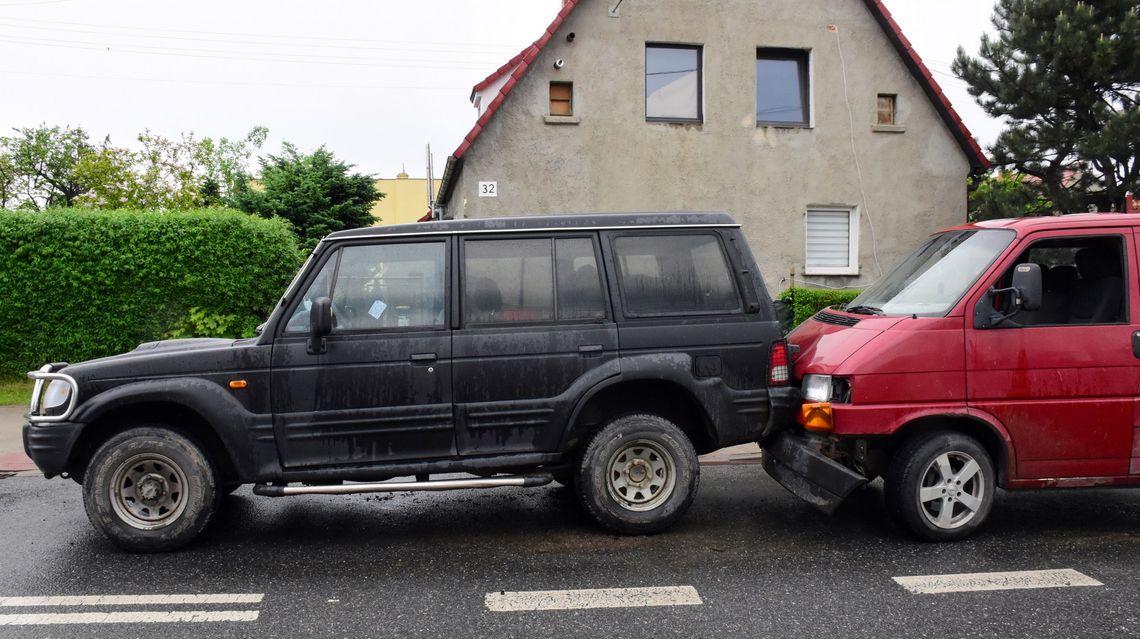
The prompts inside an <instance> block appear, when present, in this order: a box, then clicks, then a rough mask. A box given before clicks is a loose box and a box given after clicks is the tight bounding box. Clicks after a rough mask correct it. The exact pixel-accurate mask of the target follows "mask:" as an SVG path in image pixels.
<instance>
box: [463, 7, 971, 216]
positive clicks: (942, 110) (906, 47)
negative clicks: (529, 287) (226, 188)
mask: <svg viewBox="0 0 1140 639" xmlns="http://www.w3.org/2000/svg"><path fill="white" fill-rule="evenodd" d="M580 1H581V0H566V2H565V3H564V4H563V5H562V10H561V11H559V12H558V15H557V16H556V17H555V18H554V21H553V22H551V23H550V26H549V27H547V28H546V31H545V32H544V33H543V34H542V37H540V38H539V39H538V40H535V41H534V44H532V45H530V46H528V47H527V48H525V49H523V50H522V51H520V52H519V54H518V55H516V56H515V57H513V58H511V59H510V60H509V61H508V62H507V63H506V64H504V65H503V66H501V67H499V68H498V69H496V70H495V72H494V73H492V74H491V75H489V76H487V77H486V78H485V79H484V80H483V81H482V82H480V83H479V84H476V85H475V86H474V87H473V88H472V90H471V99H474V98H475V93H477V92H479V91H482V90H483V89H485V88H487V87H488V86H490V85H491V84H492V83H494V82H495V80H497V79H499V78H500V77H501V76H502V75H503V74H504V73H506V72H507V71H510V70H511V69H512V68H514V72H512V73H511V77H510V79H508V80H507V81H506V83H505V84H503V86H502V88H501V89H499V94H498V95H497V96H495V97H494V99H493V100H492V101H491V103H490V104H489V105H488V106H487V110H486V111H484V112H483V115H481V116H479V119H478V120H476V122H475V126H473V127H472V128H471V131H470V132H468V133H467V135H466V136H465V137H464V138H463V141H462V142H461V143H460V144H459V148H457V149H456V150H455V153H452V156H451V158H449V159H448V164H449V165H451V164H453V163H454V162H456V161H458V160H460V159H462V158H463V154H464V153H466V152H467V149H469V148H471V144H472V143H474V142H475V139H476V138H478V137H479V134H480V133H481V132H482V131H483V128H484V127H486V126H487V123H488V122H490V121H491V118H492V117H494V115H495V111H497V110H498V109H499V107H500V106H501V105H502V104H503V101H504V100H505V99H506V98H507V95H508V94H510V92H511V89H513V88H514V87H515V85H516V84H518V81H519V80H521V79H522V77H523V75H524V74H525V73H526V72H527V69H529V68H530V65H531V63H532V62H534V60H535V58H537V57H538V54H539V53H541V52H542V49H543V48H544V47H545V46H546V44H547V43H548V42H549V41H550V38H551V37H553V36H554V33H555V31H557V30H558V27H560V26H562V23H563V22H565V21H566V18H567V17H569V15H570V13H571V12H573V11H574V8H575V7H577V6H578V4H579V3H580ZM863 2H864V3H865V4H866V5H867V8H868V9H869V10H870V11H871V14H872V15H873V16H874V17H875V20H876V21H877V22H878V23H879V25H880V26H881V27H882V28H883V31H885V32H886V34H887V37H888V38H889V39H890V41H891V43H892V44H893V45H894V46H895V49H896V50H897V51H898V52H899V55H900V56H902V58H903V62H904V63H905V64H906V66H907V68H908V69H910V71H911V73H913V74H914V77H915V79H916V80H918V83H919V85H921V86H922V89H923V91H924V92H925V93H926V95H927V97H929V98H930V100H931V102H933V103H934V107H935V109H937V110H938V114H939V115H940V116H942V120H943V121H944V122H945V123H946V126H947V127H949V128H950V132H951V133H952V134H953V135H954V138H955V139H956V140H957V141H958V145H959V146H960V147H962V151H963V152H964V153H965V154H966V157H967V158H969V160H970V167H971V168H972V169H973V170H975V171H981V170H985V169H988V168H990V161H989V159H987V158H986V155H985V153H983V152H982V149H981V147H980V146H978V142H977V141H976V140H975V139H974V136H973V135H972V134H971V133H970V130H969V129H968V128H967V127H966V123H965V122H963V121H962V118H961V117H959V116H958V113H957V112H956V111H955V110H954V107H953V106H952V105H951V104H950V100H949V99H948V98H947V97H946V95H945V94H944V93H942V88H941V87H940V86H938V81H937V80H935V79H934V75H933V74H932V73H931V72H930V70H929V69H927V68H926V65H925V64H923V62H922V58H921V57H919V55H918V52H917V51H915V50H914V47H912V46H911V44H910V41H909V40H907V38H906V36H905V35H903V32H902V29H900V28H899V25H898V23H896V22H895V20H894V18H892V17H891V13H890V11H888V10H887V8H886V7H885V6H884V5H883V2H882V0H863ZM516 67H517V68H516ZM449 168H450V167H449ZM456 168H457V167H456ZM450 174H451V171H445V175H444V181H445V182H452V181H453V180H448V178H449V177H452V176H451V175H450ZM446 186H447V187H449V186H451V185H450V184H447V185H446ZM450 190H451V189H450V188H446V187H445V189H443V191H444V192H443V193H442V195H443V196H444V198H443V201H446V198H447V197H450Z"/></svg>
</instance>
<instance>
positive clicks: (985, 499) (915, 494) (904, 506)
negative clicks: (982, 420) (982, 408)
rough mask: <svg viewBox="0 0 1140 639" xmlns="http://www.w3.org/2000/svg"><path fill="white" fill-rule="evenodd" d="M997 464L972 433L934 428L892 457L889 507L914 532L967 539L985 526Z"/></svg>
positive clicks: (940, 538)
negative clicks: (932, 431) (940, 430)
mask: <svg viewBox="0 0 1140 639" xmlns="http://www.w3.org/2000/svg"><path fill="white" fill-rule="evenodd" d="M994 492H995V482H994V465H993V462H992V461H991V460H990V456H989V454H988V453H987V452H986V449H985V448H983V447H982V445H981V444H979V443H978V441H977V440H975V439H974V438H972V437H968V436H966V435H963V434H961V433H955V432H945V431H943V432H936V433H930V434H928V435H923V436H919V437H916V438H914V439H912V440H910V441H909V442H907V443H906V444H905V445H903V446H902V448H900V449H899V450H898V451H896V452H895V454H894V457H893V458H892V459H891V463H890V468H889V469H888V470H887V475H886V499H887V508H888V510H889V511H890V513H891V516H892V517H893V518H894V519H895V520H896V521H898V522H899V523H900V524H902V525H903V526H906V527H907V528H909V529H910V530H911V532H913V533H914V534H915V535H918V536H919V537H922V538H923V539H927V540H930V541H953V540H957V539H963V538H965V537H968V536H970V535H972V534H973V533H974V531H976V530H977V529H978V528H980V527H981V525H982V523H983V522H984V521H985V520H986V517H988V516H989V514H990V509H991V508H992V507H993V503H994Z"/></svg>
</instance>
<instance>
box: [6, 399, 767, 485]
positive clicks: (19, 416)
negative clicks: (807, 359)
mask: <svg viewBox="0 0 1140 639" xmlns="http://www.w3.org/2000/svg"><path fill="white" fill-rule="evenodd" d="M25 411H27V406H0V471H9V472H11V471H25V470H35V469H36V467H35V464H33V463H32V460H30V459H28V457H27V455H25V454H24V441H23V437H22V435H21V433H20V429H21V427H22V426H23V424H24V412H25ZM701 463H702V464H758V463H760V447H759V446H757V445H756V444H742V445H740V446H732V447H731V448H724V449H721V450H718V451H716V452H713V453H709V454H707V455H702V456H701Z"/></svg>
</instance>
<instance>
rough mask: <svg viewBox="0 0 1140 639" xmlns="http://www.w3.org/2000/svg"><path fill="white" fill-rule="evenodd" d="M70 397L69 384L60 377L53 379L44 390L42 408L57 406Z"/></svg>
mask: <svg viewBox="0 0 1140 639" xmlns="http://www.w3.org/2000/svg"><path fill="white" fill-rule="evenodd" d="M70 399H71V384H68V383H67V382H65V381H63V380H62V379H53V380H52V381H51V382H49V383H48V387H47V390H45V391H44V400H43V407H44V408H59V407H60V406H63V405H64V404H66V403H67V402H68V401H69V400H70Z"/></svg>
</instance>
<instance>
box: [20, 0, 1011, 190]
mask: <svg viewBox="0 0 1140 639" xmlns="http://www.w3.org/2000/svg"><path fill="white" fill-rule="evenodd" d="M694 1H697V0H694ZM758 1H762V0H758ZM815 1H826V2H832V1H837V0H815ZM848 1H855V0H848ZM886 4H887V6H888V8H889V9H890V10H891V12H892V13H893V14H894V16H895V18H896V20H897V21H898V22H899V24H900V25H901V26H902V28H903V31H904V32H905V33H906V35H907V37H908V38H909V39H910V40H911V42H912V43H913V44H914V46H915V48H917V49H918V51H919V53H920V54H921V55H922V57H923V59H924V61H925V62H926V64H927V65H928V66H929V67H930V68H931V70H932V71H933V72H934V73H935V77H936V78H937V79H938V81H939V83H941V85H942V87H943V90H944V91H945V92H946V94H947V96H948V97H949V98H950V100H951V101H952V102H953V104H954V106H955V108H956V109H957V110H958V112H959V113H960V114H961V115H962V117H963V119H965V121H966V123H967V125H968V126H969V127H970V129H971V131H972V132H973V133H974V135H975V137H977V138H978V140H979V141H980V142H981V143H982V144H983V146H985V145H988V144H989V143H991V142H992V141H993V139H994V138H995V137H996V135H997V133H998V132H999V131H1000V125H998V124H997V123H996V122H994V121H992V120H990V119H989V118H988V117H987V116H986V115H985V114H984V113H983V112H982V111H981V110H980V109H979V108H978V107H977V106H976V105H975V104H974V102H973V100H972V99H971V98H970V96H969V94H968V93H966V91H965V85H964V83H962V82H961V81H960V80H957V79H956V78H954V77H953V76H952V74H951V73H950V62H951V60H953V58H954V53H955V50H956V49H957V47H958V45H959V44H962V45H964V46H965V47H966V49H967V50H968V51H970V52H976V51H977V47H978V40H979V38H980V36H981V34H982V32H983V31H984V30H987V29H990V28H991V27H990V24H989V16H990V13H991V11H992V7H993V0H955V1H953V2H945V1H936V0H886ZM560 6H561V0H477V1H473V0H418V1H415V2H396V1H395V0H325V1H323V2H312V1H311V0H310V1H306V2H301V1H298V0H225V1H220V0H195V1H194V2H182V3H177V2H162V1H155V0H0V87H3V91H2V92H0V135H3V134H5V133H6V132H8V131H10V130H11V129H12V128H13V127H25V126H35V125H37V124H40V123H42V122H46V123H48V124H59V125H64V124H68V125H72V126H82V127H83V128H84V129H86V130H87V131H88V132H89V133H90V134H91V135H92V137H93V138H96V139H101V138H102V136H104V135H108V134H109V135H110V136H111V139H112V142H115V143H117V144H121V145H124V146H127V145H130V144H131V143H133V140H134V137H135V135H136V134H138V133H139V132H140V131H142V130H143V129H148V128H149V129H150V130H152V131H154V132H156V133H159V134H162V135H166V136H176V135H177V134H178V133H180V132H183V131H194V132H195V133H197V134H198V135H200V136H201V135H209V136H214V137H219V136H228V137H240V136H242V135H244V133H245V132H246V131H248V130H249V129H250V128H251V127H253V126H256V125H262V126H266V127H268V128H269V132H270V138H269V141H268V143H267V144H266V147H265V149H264V150H268V151H270V152H273V151H276V150H277V149H278V148H279V147H280V143H281V141H282V140H288V141H290V142H293V143H294V144H297V145H299V146H301V147H302V148H304V149H311V148H314V147H316V146H318V145H321V144H325V145H327V146H328V148H329V149H331V150H332V151H333V152H334V153H335V154H336V155H337V156H338V157H340V158H342V159H345V160H347V161H349V162H352V163H354V164H356V165H357V166H358V167H359V169H360V170H362V171H365V172H368V173H374V174H376V175H377V176H379V177H392V176H393V175H395V174H396V173H397V172H399V171H400V169H401V167H402V166H404V165H406V167H407V172H408V173H410V174H411V175H412V176H413V177H423V176H424V174H425V173H426V167H425V161H424V145H425V144H426V143H431V145H432V151H433V153H434V155H435V166H436V175H437V177H438V176H439V174H440V171H441V169H442V166H443V162H444V161H445V159H446V157H447V156H448V155H449V154H450V153H451V152H452V151H454V150H455V148H456V147H457V146H458V144H459V142H460V140H461V139H462V137H463V136H464V135H465V134H466V133H467V131H468V129H470V127H471V125H472V123H473V122H474V120H475V115H476V113H475V110H474V109H473V108H472V107H471V104H470V103H469V102H468V99H467V98H468V96H469V94H470V91H471V86H472V85H473V84H475V83H477V82H478V81H479V80H481V79H482V78H483V77H485V76H486V75H487V74H488V73H490V72H491V71H493V70H494V69H495V68H497V67H498V66H499V65H501V64H502V63H503V62H505V61H506V60H507V59H508V58H510V56H512V55H514V54H515V53H517V52H518V51H519V50H521V49H522V48H523V46H525V45H526V44H529V43H530V42H532V41H534V40H535V39H536V38H537V37H538V36H539V35H540V34H541V33H542V31H543V30H544V29H545V28H546V26H547V25H548V24H549V23H550V21H551V20H552V19H553V18H554V16H555V14H556V13H557V11H558V9H559V7H560Z"/></svg>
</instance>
